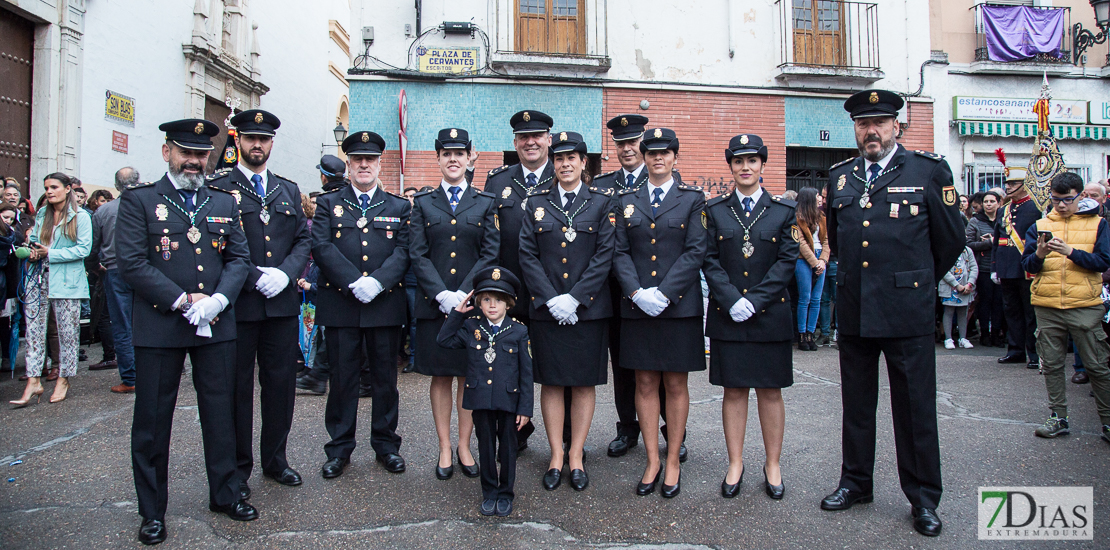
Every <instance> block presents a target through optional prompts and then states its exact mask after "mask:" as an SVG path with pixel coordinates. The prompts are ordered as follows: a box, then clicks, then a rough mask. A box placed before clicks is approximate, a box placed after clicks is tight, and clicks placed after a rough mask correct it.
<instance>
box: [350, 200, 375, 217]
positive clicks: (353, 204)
mask: <svg viewBox="0 0 1110 550" xmlns="http://www.w3.org/2000/svg"><path fill="white" fill-rule="evenodd" d="M343 202H345V203H347V204H349V205H351V208H354V209H357V210H358V211H359V212H362V217H363V218H366V213H367V212H369V211H370V210H372V209H374V208H377V207H379V206H381V205H383V204H385V201H384V200H380V201H378V202H376V203H374V204H371V205H370V206H367V207H366V208H363V207H361V206H359V205H357V204H355V203H353V202H351V201H349V200H347V199H343Z"/></svg>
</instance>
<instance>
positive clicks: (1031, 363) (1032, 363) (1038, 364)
mask: <svg viewBox="0 0 1110 550" xmlns="http://www.w3.org/2000/svg"><path fill="white" fill-rule="evenodd" d="M1025 368H1027V369H1039V368H1041V361H1040V360H1039V359H1038V360H1036V361H1033V360H1030V361H1029V362H1028V363H1026V365H1025Z"/></svg>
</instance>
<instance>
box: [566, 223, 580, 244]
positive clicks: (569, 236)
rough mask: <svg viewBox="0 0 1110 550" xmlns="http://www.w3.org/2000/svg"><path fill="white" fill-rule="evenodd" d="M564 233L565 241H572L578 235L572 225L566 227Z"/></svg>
mask: <svg viewBox="0 0 1110 550" xmlns="http://www.w3.org/2000/svg"><path fill="white" fill-rule="evenodd" d="M565 235H566V238H567V242H568V243H572V242H574V239H575V238H576V237H578V232H577V231H575V230H574V228H573V227H568V228H567V232H566V233H565Z"/></svg>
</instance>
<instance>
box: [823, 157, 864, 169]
mask: <svg viewBox="0 0 1110 550" xmlns="http://www.w3.org/2000/svg"><path fill="white" fill-rule="evenodd" d="M858 158H859V157H852V158H850V159H847V160H842V161H840V162H838V163H836V164H834V165H832V167H831V168H829V170H833V169H836V168H840V167H841V166H844V165H845V164H848V163H849V162H852V161H854V160H856V159H858Z"/></svg>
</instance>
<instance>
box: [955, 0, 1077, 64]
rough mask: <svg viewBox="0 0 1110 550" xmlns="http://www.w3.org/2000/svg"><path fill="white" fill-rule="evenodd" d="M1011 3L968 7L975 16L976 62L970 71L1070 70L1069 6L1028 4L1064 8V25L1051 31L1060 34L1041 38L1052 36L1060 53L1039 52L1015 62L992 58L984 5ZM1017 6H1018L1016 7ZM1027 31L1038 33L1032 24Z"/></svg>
mask: <svg viewBox="0 0 1110 550" xmlns="http://www.w3.org/2000/svg"><path fill="white" fill-rule="evenodd" d="M1011 6H1012V5H1011V4H994V3H991V2H984V3H981V4H976V5H974V6H972V7H971V8H969V9H970V10H971V11H972V12H973V13H974V16H975V61H974V62H973V63H972V64H971V68H970V70H971V71H972V72H978V73H1000V74H1005V73H1009V74H1014V73H1036V74H1041V73H1045V72H1047V73H1049V74H1065V73H1067V72H1069V71H1070V69H1071V50H1070V47H1071V44H1072V35H1071V32H1072V30H1071V28H1072V26H1071V8H1070V7H1066V6H1064V7H1053V6H1026V7H1027V8H1029V9H1034V10H1046V12H1045V13H1048V12H1050V11H1062V16H1063V18H1064V24H1063V25H1062V26H1061V27H1060V28H1059V29H1053V30H1052V31H1050V32H1057V33H1058V36H1055V37H1039V38H1040V39H1041V41H1042V42H1043V41H1045V39H1046V38H1052V40H1051V42H1053V43H1058V44H1059V45H1060V54H1059V55H1058V56H1057V55H1054V54H1052V53H1036V54H1035V55H1033V56H1032V57H1030V58H1027V59H1020V60H1015V61H1002V60H996V59H991V56H990V48H989V45H988V44H987V40H988V33H987V31H986V24H985V22H984V8H987V7H1011ZM1015 7H1016V6H1015ZM1025 32H1027V33H1029V32H1037V31H1036V30H1035V29H1033V28H1032V27H1026V28H1025Z"/></svg>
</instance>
